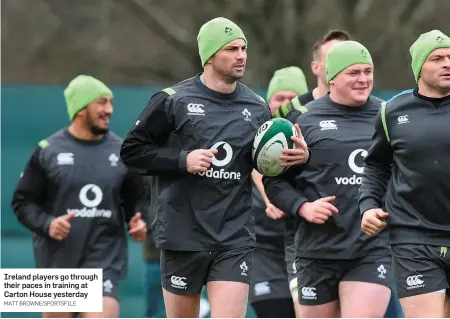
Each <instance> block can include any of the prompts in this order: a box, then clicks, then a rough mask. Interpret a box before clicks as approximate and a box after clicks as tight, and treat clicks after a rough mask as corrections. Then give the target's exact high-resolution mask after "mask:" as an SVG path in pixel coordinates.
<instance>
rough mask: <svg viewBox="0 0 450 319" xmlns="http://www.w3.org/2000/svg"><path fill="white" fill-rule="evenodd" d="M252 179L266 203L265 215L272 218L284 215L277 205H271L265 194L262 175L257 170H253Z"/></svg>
mask: <svg viewBox="0 0 450 319" xmlns="http://www.w3.org/2000/svg"><path fill="white" fill-rule="evenodd" d="M252 179H253V182H254V183H255V185H256V188H257V189H258V192H259V193H260V194H261V197H262V198H263V200H264V204H265V205H266V215H267V216H268V217H269V218H272V219H279V218H282V217H285V216H286V214H285V213H284V212H283V211H281V210H280V209H279V208H278V207H276V206H275V205H273V204H272V203H271V202H270V200H269V198H268V197H267V195H266V191H265V190H264V185H263V182H262V175H261V173H259V172H258V171H257V170H253V172H252Z"/></svg>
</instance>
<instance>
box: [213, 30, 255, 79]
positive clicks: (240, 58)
mask: <svg viewBox="0 0 450 319" xmlns="http://www.w3.org/2000/svg"><path fill="white" fill-rule="evenodd" d="M211 63H212V67H213V69H214V71H215V72H216V73H217V74H219V75H220V76H221V77H223V78H225V79H227V80H228V81H229V82H230V83H232V82H235V81H237V80H240V79H242V78H243V77H244V72H245V66H246V64H247V45H246V44H245V41H244V40H241V39H236V40H234V41H231V42H229V43H227V44H226V45H224V46H223V47H222V49H220V50H219V51H218V52H216V53H215V54H214V56H213V58H212V59H211Z"/></svg>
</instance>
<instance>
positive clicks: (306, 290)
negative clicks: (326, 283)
mask: <svg viewBox="0 0 450 319" xmlns="http://www.w3.org/2000/svg"><path fill="white" fill-rule="evenodd" d="M315 290H316V288H314V287H303V288H302V295H303V296H305V297H315V296H316V295H317V294H316V293H315Z"/></svg>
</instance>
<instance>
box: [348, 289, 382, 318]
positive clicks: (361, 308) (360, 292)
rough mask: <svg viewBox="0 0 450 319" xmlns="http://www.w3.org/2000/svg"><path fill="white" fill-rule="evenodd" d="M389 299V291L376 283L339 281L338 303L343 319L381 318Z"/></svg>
mask: <svg viewBox="0 0 450 319" xmlns="http://www.w3.org/2000/svg"><path fill="white" fill-rule="evenodd" d="M390 297H391V289H390V288H389V287H388V286H385V285H380V284H378V283H371V282H362V281H341V283H340V285H339V303H340V308H341V314H342V317H345V318H347V317H351V318H382V317H384V315H385V313H386V309H387V306H388V304H389V299H390Z"/></svg>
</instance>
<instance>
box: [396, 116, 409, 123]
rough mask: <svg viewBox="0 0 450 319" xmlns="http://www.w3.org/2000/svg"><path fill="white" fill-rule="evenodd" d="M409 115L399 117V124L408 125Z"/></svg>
mask: <svg viewBox="0 0 450 319" xmlns="http://www.w3.org/2000/svg"><path fill="white" fill-rule="evenodd" d="M408 122H409V119H408V115H401V116H399V117H398V124H403V123H408Z"/></svg>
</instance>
